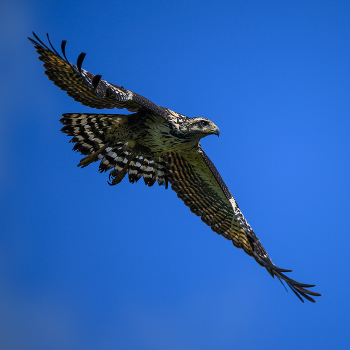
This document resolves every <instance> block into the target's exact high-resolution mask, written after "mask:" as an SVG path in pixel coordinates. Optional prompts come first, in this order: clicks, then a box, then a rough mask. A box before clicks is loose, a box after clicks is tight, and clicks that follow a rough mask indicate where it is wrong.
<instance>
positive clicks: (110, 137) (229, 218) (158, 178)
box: [28, 33, 321, 302]
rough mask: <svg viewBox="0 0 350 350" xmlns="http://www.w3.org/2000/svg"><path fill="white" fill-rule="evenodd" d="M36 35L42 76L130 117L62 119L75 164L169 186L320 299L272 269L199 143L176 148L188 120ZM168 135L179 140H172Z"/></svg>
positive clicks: (219, 229)
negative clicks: (94, 165) (72, 59)
mask: <svg viewBox="0 0 350 350" xmlns="http://www.w3.org/2000/svg"><path fill="white" fill-rule="evenodd" d="M33 34H34V33H33ZM34 36H35V38H36V39H37V40H38V42H37V41H35V40H33V39H31V38H28V39H29V40H30V41H31V42H32V43H33V44H34V46H35V48H36V50H37V52H38V53H39V59H40V60H41V61H43V62H44V67H45V68H46V71H45V74H46V75H47V76H48V77H49V79H50V80H52V81H53V82H54V84H55V85H57V86H58V87H59V88H60V89H62V90H64V91H66V92H67V94H68V95H69V96H71V97H72V98H73V99H74V100H75V101H78V102H81V103H82V104H84V105H86V106H89V107H93V108H99V109H102V108H109V109H112V108H118V109H122V108H126V109H127V110H128V111H131V112H136V113H134V114H132V115H123V114H90V113H66V114H63V118H62V119H61V123H62V124H63V125H64V126H63V128H62V131H63V132H64V133H66V134H68V135H69V136H73V138H72V140H71V142H73V143H75V145H74V148H73V150H77V151H79V152H80V153H82V154H83V155H85V158H83V159H82V160H81V161H80V163H79V164H78V165H79V166H81V167H85V166H87V165H89V164H90V163H92V162H95V161H100V166H99V170H100V171H101V172H104V171H108V170H110V174H109V179H110V182H109V183H110V185H116V184H118V183H119V182H120V181H122V179H123V178H124V177H125V176H126V175H128V177H129V181H130V182H132V183H133V182H136V181H138V180H139V179H140V178H141V177H143V179H144V182H145V184H146V185H148V186H153V185H154V184H155V182H158V184H159V185H165V187H166V188H167V186H168V182H169V183H170V184H171V185H172V186H171V188H172V189H173V190H174V191H175V192H176V193H177V195H178V197H179V198H180V199H181V200H183V201H184V202H185V205H187V206H188V207H189V208H190V210H191V212H193V213H194V214H196V215H197V216H200V217H201V219H202V221H203V222H204V223H206V224H207V225H209V226H210V227H211V229H212V230H213V231H214V232H216V233H217V234H220V235H222V236H223V237H225V238H226V239H228V240H231V241H232V243H233V244H234V245H235V246H236V247H237V248H241V249H243V250H244V251H245V252H246V253H247V254H248V255H250V256H252V257H254V258H255V260H256V261H257V262H258V263H259V264H260V265H261V266H263V267H265V268H266V269H267V271H268V272H269V273H270V274H271V276H272V277H274V276H276V277H277V278H278V279H279V280H280V281H281V282H282V283H283V281H284V282H286V283H287V285H288V286H289V287H290V288H291V290H292V291H293V292H294V293H295V294H296V295H297V296H298V298H299V299H300V300H301V301H303V298H305V299H307V300H309V301H312V302H315V300H314V299H313V298H312V297H311V296H320V295H321V294H319V293H315V292H312V291H309V290H307V289H305V288H310V287H314V285H309V284H303V283H299V282H297V281H294V280H292V279H290V278H288V277H287V276H286V275H284V272H290V271H291V270H285V269H281V268H278V267H277V266H276V265H275V264H274V263H273V262H272V260H271V259H270V257H269V255H268V254H267V253H266V251H265V249H264V247H263V246H262V244H261V243H260V241H259V239H258V238H257V236H256V235H255V233H254V231H253V230H252V228H251V227H250V225H249V224H248V222H247V221H246V219H245V218H244V216H243V214H242V212H241V211H240V209H239V207H238V205H237V203H236V201H235V199H234V198H233V196H232V194H231V193H230V191H229V190H228V188H227V186H226V184H225V183H224V181H223V180H222V178H221V176H220V174H219V172H218V171H217V169H216V168H215V166H214V164H213V163H212V162H211V160H210V159H209V157H208V156H207V155H206V154H205V153H204V151H203V150H202V149H201V147H200V144H198V147H196V148H193V149H192V150H189V149H188V148H186V149H184V148H181V147H179V145H181V143H182V142H186V135H185V137H184V135H182V134H181V133H178V132H177V131H178V130H180V126H181V127H182V128H183V129H184V128H185V126H186V125H189V123H190V122H191V120H193V119H191V118H188V117H186V116H184V115H181V114H179V113H176V112H173V111H171V110H169V109H167V108H164V107H160V106H157V105H155V104H154V103H153V102H151V101H149V100H148V99H146V98H144V97H142V96H140V95H138V94H136V93H134V92H132V91H130V90H127V89H125V88H123V87H122V86H117V85H114V84H111V83H109V82H107V81H105V80H103V79H102V78H101V76H100V75H93V74H91V73H89V72H87V71H86V70H84V69H82V68H81V66H82V62H83V60H84V57H85V53H82V54H80V56H79V57H78V60H77V63H76V65H74V64H72V63H70V62H69V61H68V60H67V58H66V54H65V46H66V41H62V45H61V48H62V53H63V57H64V58H62V57H61V56H60V55H59V54H58V52H57V51H56V50H55V49H54V48H53V46H52V45H51V42H50V39H49V37H48V40H49V44H50V46H51V49H50V48H49V47H47V46H46V45H45V44H44V43H43V42H42V41H41V40H40V39H39V38H38V37H37V36H36V35H35V34H34ZM146 116H147V117H148V118H149V117H150V116H153V117H154V116H157V118H156V119H160V120H161V121H162V123H161V124H167V126H166V127H165V128H164V127H163V128H161V127H160V129H159V130H158V129H157V127H159V125H160V124H159V123H158V122H159V120H158V121H157V123H158V124H157V125H158V126H155V124H156V122H155V119H152V118H150V120H152V122H151V123H150V124H149V123H147V125H146V124H142V123H143V122H144V118H145V117H146ZM158 116H159V117H158ZM128 118H133V123H134V124H133V123H129V122H128V120H129V121H130V120H131V119H128ZM195 119H197V118H195ZM163 122H164V123H163ZM138 123H139V124H138ZM126 125H128V126H127V127H126ZM163 126H164V125H163ZM168 126H171V127H168ZM145 128H147V132H148V133H149V135H152V137H153V139H152V138H151V140H152V141H149V140H150V139H148V143H143V144H140V142H139V140H140V139H142V133H143V132H144V131H145ZM121 135H123V136H122V137H121ZM154 135H156V136H154ZM174 135H175V136H176V135H177V136H176V137H175V138H173V137H174ZM144 136H145V135H144ZM169 138H172V142H175V144H176V145H177V148H168V146H164V144H165V143H162V142H163V141H164V140H168V139H169ZM144 140H145V139H143V141H144ZM154 141H156V142H154ZM158 141H159V144H158ZM166 144H167V145H168V143H166ZM155 145H156V146H157V147H155ZM155 149H156V151H155ZM170 149H171V150H173V151H174V149H175V152H169V150H170ZM176 152H180V153H181V154H179V153H176Z"/></svg>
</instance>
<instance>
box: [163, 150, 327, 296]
mask: <svg viewBox="0 0 350 350" xmlns="http://www.w3.org/2000/svg"><path fill="white" fill-rule="evenodd" d="M185 158H186V159H185ZM164 159H165V162H166V166H167V173H168V181H169V183H171V184H172V186H171V188H172V190H174V191H175V192H176V193H177V196H178V197H179V198H180V199H182V200H183V201H184V202H185V205H186V206H188V207H189V208H190V210H191V212H192V213H194V214H196V215H198V216H201V219H202V221H203V222H204V223H206V224H207V225H208V226H210V227H211V229H212V230H213V231H214V232H216V233H217V234H221V235H222V236H224V237H225V238H226V239H228V240H231V241H232V243H233V244H234V245H235V246H236V247H237V248H242V249H243V250H244V251H245V252H246V253H247V254H248V255H250V256H253V257H254V258H255V260H256V261H257V262H258V263H259V264H260V265H261V266H263V267H265V268H266V269H267V271H268V272H269V273H270V274H271V276H272V277H274V276H276V277H277V278H278V279H279V280H280V281H281V282H282V280H283V281H285V282H286V283H287V284H288V286H289V287H290V288H291V290H292V291H293V292H294V293H295V294H296V295H297V296H298V297H299V299H300V300H301V301H303V297H304V298H305V299H307V300H310V301H312V302H315V300H314V299H313V298H312V297H310V295H312V296H320V295H321V294H319V293H315V292H312V291H310V290H307V289H305V288H310V287H314V285H310V284H304V283H299V282H297V281H294V280H292V279H290V278H288V277H287V276H286V275H284V272H291V271H292V270H285V269H281V268H279V267H277V266H276V265H275V264H274V263H273V262H272V260H271V259H270V257H269V255H268V254H267V253H266V251H265V249H264V247H263V246H262V244H261V243H260V240H259V239H258V237H257V236H256V235H255V233H254V231H253V230H252V228H251V227H250V225H249V224H248V222H247V221H246V220H245V218H244V216H243V214H242V212H241V210H240V209H239V207H238V205H237V203H236V201H235V199H234V198H233V196H232V194H231V193H230V191H229V189H228V188H227V186H226V184H225V183H224V181H223V180H222V178H221V176H220V174H219V172H218V171H217V169H216V168H215V166H214V164H213V163H212V162H211V160H210V159H209V157H208V156H207V155H206V154H205V153H204V151H203V150H202V149H201V148H199V149H198V150H194V151H192V152H191V153H190V154H186V155H184V156H181V155H180V154H178V153H172V152H169V153H167V155H166V156H165V157H164Z"/></svg>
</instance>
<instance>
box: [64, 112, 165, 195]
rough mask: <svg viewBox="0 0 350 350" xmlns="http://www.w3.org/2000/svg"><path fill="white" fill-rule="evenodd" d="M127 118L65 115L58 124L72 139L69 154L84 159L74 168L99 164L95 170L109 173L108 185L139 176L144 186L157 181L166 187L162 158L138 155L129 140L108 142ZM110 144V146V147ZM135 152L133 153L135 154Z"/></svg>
mask: <svg viewBox="0 0 350 350" xmlns="http://www.w3.org/2000/svg"><path fill="white" fill-rule="evenodd" d="M129 116H130V115H123V114H91V113H65V114H63V115H62V119H60V122H61V123H62V124H63V125H64V126H63V128H62V129H61V131H62V132H64V133H65V134H67V135H68V136H73V138H72V139H71V140H70V142H71V143H75V145H74V147H73V151H78V152H80V153H81V154H82V155H85V156H86V157H85V158H83V159H81V161H80V163H79V164H78V166H81V167H82V168H84V167H86V166H88V165H89V164H91V163H93V162H95V161H100V166H99V171H100V172H101V173H102V172H105V171H108V170H111V172H110V173H109V180H110V182H109V184H110V185H117V184H118V183H120V182H121V181H122V180H123V178H124V177H125V175H127V174H128V176H129V181H130V182H131V183H134V182H137V181H138V180H140V179H141V177H143V179H144V182H145V184H146V185H148V186H153V184H154V183H155V182H156V181H157V182H158V184H159V185H164V186H165V188H168V177H167V173H166V167H165V161H164V158H163V157H154V158H153V157H149V156H147V155H140V154H139V151H140V150H137V149H136V150H135V149H134V148H133V147H132V141H129V142H125V143H123V142H117V143H115V142H114V143H112V142H111V141H110V135H112V134H113V131H114V130H115V129H116V128H118V127H120V126H121V125H123V123H124V122H125V120H126V119H127V118H128V117H129ZM110 143H111V145H110ZM135 151H136V152H135Z"/></svg>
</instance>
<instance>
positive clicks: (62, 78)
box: [28, 32, 174, 120]
mask: <svg viewBox="0 0 350 350" xmlns="http://www.w3.org/2000/svg"><path fill="white" fill-rule="evenodd" d="M33 35H34V37H35V38H36V39H37V40H38V41H35V40H33V39H31V38H29V37H28V39H29V40H30V41H31V42H32V43H33V44H34V47H35V48H36V51H37V52H38V54H39V59H40V60H41V61H43V62H44V67H45V68H46V71H45V74H46V75H47V76H48V77H49V79H50V80H52V81H53V83H54V84H55V85H57V86H58V87H59V88H60V89H61V90H64V91H66V92H67V94H68V95H69V96H71V97H72V98H73V99H74V100H75V101H78V102H80V103H82V104H83V105H85V106H88V107H92V108H99V109H102V108H109V109H112V108H119V109H122V108H126V109H127V110H129V111H131V112H137V111H139V109H147V110H150V111H152V112H154V113H157V114H158V115H160V116H162V117H163V118H164V119H166V120H172V119H173V115H174V112H172V111H170V110H169V109H167V108H164V107H160V106H157V105H156V104H154V103H153V102H151V101H150V100H148V99H147V98H145V97H142V96H140V95H138V94H136V93H134V92H132V91H130V90H127V89H125V88H123V87H122V86H117V85H114V84H111V83H109V82H107V81H106V80H103V79H101V75H94V74H91V73H89V72H88V71H86V70H85V69H82V68H81V65H82V63H83V60H84V58H85V55H86V54H85V53H81V54H80V55H79V57H78V59H77V64H76V65H74V64H72V63H70V62H69V61H68V60H67V57H66V54H65V46H66V41H65V40H63V41H62V45H61V49H62V54H63V57H64V58H62V57H61V55H60V54H59V53H58V52H57V51H56V50H55V49H54V48H53V46H52V45H51V42H50V39H49V36H48V35H47V38H48V41H49V44H50V46H51V49H50V48H49V47H48V46H46V45H45V44H44V43H43V42H42V41H41V40H40V39H39V38H38V37H37V36H36V34H35V33H34V32H33Z"/></svg>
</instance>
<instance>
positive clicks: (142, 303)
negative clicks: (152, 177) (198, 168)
mask: <svg viewBox="0 0 350 350" xmlns="http://www.w3.org/2000/svg"><path fill="white" fill-rule="evenodd" d="M0 16H1V18H0V27H1V31H2V36H1V39H0V41H1V49H0V50H1V55H0V62H1V67H2V72H1V80H2V84H0V89H1V96H2V99H1V100H2V118H1V136H2V137H1V138H0V147H1V152H0V160H1V164H2V166H1V169H0V193H1V198H2V200H1V203H0V205H1V208H0V209H1V215H0V222H1V228H2V229H1V235H0V345H1V347H2V348H4V349H5V348H6V349H16V350H17V349H18V350H19V349H28V350H31V349H33V350H37V349H39V350H41V349H45V350H47V349H49V350H51V349H52V350H56V349H67V350H70V349H106V350H108V349H146V350H147V349H150V350H153V349H232V348H235V349H257V348H261V347H262V348H266V349H280V348H283V349H295V348H298V349H310V348H312V349H330V348H336V349H347V348H348V347H349V342H350V335H349V332H348V329H349V321H350V319H349V318H350V317H349V311H350V310H349V309H350V307H349V296H348V294H349V292H348V291H349V287H350V285H349V284H350V283H349V278H348V276H349V273H350V267H349V266H350V264H349V262H350V261H349V253H348V247H349V244H350V235H349V232H350V224H349V213H348V212H349V197H350V185H349V178H350V167H349V156H350V154H349V153H350V142H349V132H350V118H349V111H350V99H349V92H350V89H349V81H350V68H349V53H350V51H349V48H350V40H349V39H350V3H349V2H347V1H191V2H185V1H142V2H141V1H128V2H125V1H113V2H108V3H99V2H96V1H77V2H74V4H73V2H69V1H60V2H58V1H57V2H53V1H52V2H47V1H30V2H21V1H19V0H14V1H11V2H6V3H3V4H2V5H0ZM32 30H34V31H35V32H36V34H37V35H38V36H39V37H40V38H42V39H45V35H46V32H49V33H50V37H51V40H52V42H53V44H54V46H55V47H56V48H59V47H60V42H61V40H62V39H65V40H67V41H68V43H67V56H68V58H69V59H70V60H71V61H73V62H75V60H76V58H77V57H78V55H79V54H80V52H82V51H84V52H86V53H87V56H86V58H85V61H84V64H83V67H84V68H85V69H87V70H89V71H91V72H92V73H94V74H102V75H103V78H105V79H106V80H108V81H110V82H113V83H115V84H119V85H123V86H125V87H126V88H128V89H130V90H132V91H135V92H137V93H139V94H141V95H143V96H145V97H147V98H149V99H150V100H152V101H153V102H155V103H157V104H159V105H161V106H165V107H168V108H170V109H173V110H175V111H177V112H179V113H183V114H185V115H187V116H190V117H195V116H203V117H206V118H209V119H211V120H213V121H214V122H215V123H216V124H217V125H218V126H219V128H220V130H221V135H220V138H217V137H208V138H206V139H205V140H203V142H202V145H203V148H204V150H205V151H206V152H207V154H208V155H209V156H210V157H211V159H212V161H213V162H214V164H215V165H216V167H217V168H218V170H219V171H220V173H221V175H222V177H223V178H224V180H225V182H226V184H227V185H228V187H229V188H230V190H231V192H232V193H233V195H234V197H235V198H236V200H237V202H238V204H239V205H240V208H241V210H242V212H243V213H244V215H245V217H246V218H247V220H248V221H249V223H250V224H251V226H252V227H253V229H254V231H255V232H256V234H257V235H258V237H259V238H260V240H261V241H262V243H263V245H264V246H265V248H266V250H267V251H268V253H269V254H270V256H271V258H272V259H273V261H274V262H275V263H276V265H278V266H280V267H283V268H288V269H293V270H294V271H293V273H292V274H290V276H291V277H292V278H295V279H296V280H298V281H301V282H305V283H315V284H316V285H317V287H316V288H315V291H317V292H320V293H323V296H322V297H320V298H318V299H317V304H311V303H305V304H302V303H301V302H300V301H299V300H298V299H297V298H296V297H295V296H294V295H293V294H292V293H291V292H289V293H286V292H285V290H284V289H283V287H282V286H281V284H280V283H279V282H278V281H277V280H273V279H272V278H271V277H270V276H269V275H268V273H267V272H266V271H265V270H264V269H262V268H261V267H260V266H259V265H257V264H256V262H255V261H254V259H252V258H250V257H248V256H247V255H245V254H244V253H243V252H242V251H241V250H238V249H236V248H234V247H233V246H232V244H231V243H230V242H228V241H226V240H225V239H224V238H222V237H220V236H217V235H216V234H214V233H213V232H212V231H210V229H209V228H208V227H207V226H206V225H204V224H203V223H202V222H201V221H200V219H199V218H197V217H196V216H194V215H193V214H191V213H190V211H189V210H188V208H186V207H185V206H184V205H183V203H182V202H181V201H180V200H179V199H177V197H176V195H175V193H174V192H172V191H171V190H167V191H166V190H165V189H164V188H163V187H158V186H157V187H156V186H154V187H152V188H148V187H146V186H145V185H143V184H142V183H141V181H140V182H139V183H137V184H135V185H131V184H129V183H128V182H127V181H126V180H124V181H123V182H122V183H121V184H119V185H118V186H115V187H110V186H108V185H107V179H108V176H107V174H100V173H99V172H98V171H97V169H98V166H97V164H93V165H90V166H89V167H87V168H84V169H80V168H77V166H76V165H77V164H78V162H79V160H80V156H79V155H78V154H76V153H74V152H72V151H71V148H72V145H71V144H69V143H68V141H69V138H68V137H66V136H65V135H64V134H62V133H60V131H59V130H60V127H61V125H60V123H59V122H58V119H59V118H60V115H61V114H62V113H67V112H87V111H92V110H91V109H89V108H87V107H85V106H82V105H80V104H79V103H77V102H74V101H73V100H72V99H71V98H70V97H68V96H67V95H66V94H65V93H64V92H62V91H60V90H59V89H58V88H57V87H55V86H54V85H53V84H52V83H51V82H50V81H48V79H47V78H46V76H45V75H44V74H43V71H44V69H43V67H42V65H41V62H40V61H39V60H38V59H37V54H36V52H35V51H34V49H33V47H32V45H31V44H30V43H29V41H28V40H27V39H26V36H27V35H31V31H32ZM108 112H109V111H108V110H106V113H108ZM115 112H116V113H118V111H117V110H116V111H115Z"/></svg>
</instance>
